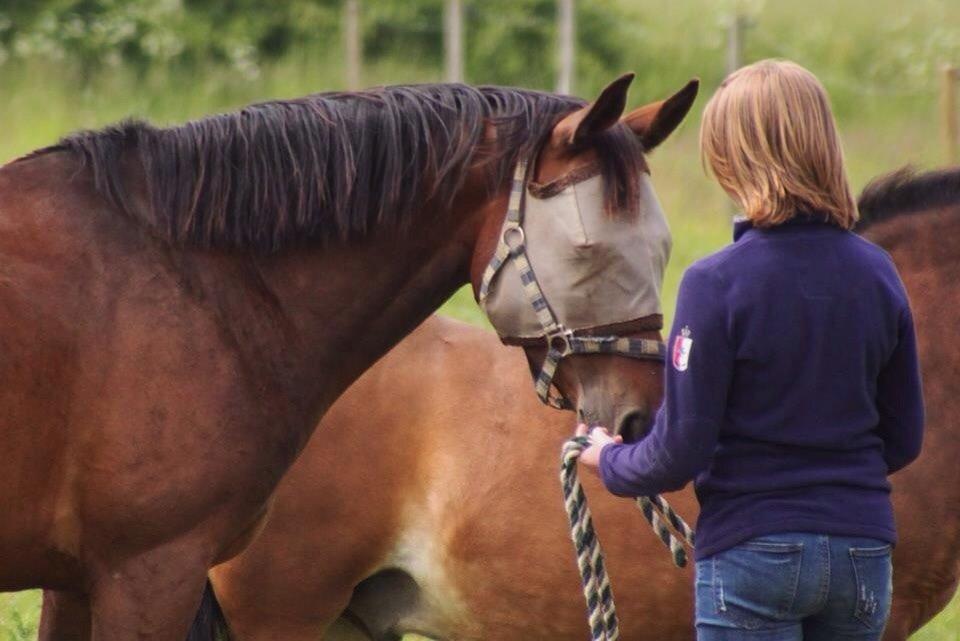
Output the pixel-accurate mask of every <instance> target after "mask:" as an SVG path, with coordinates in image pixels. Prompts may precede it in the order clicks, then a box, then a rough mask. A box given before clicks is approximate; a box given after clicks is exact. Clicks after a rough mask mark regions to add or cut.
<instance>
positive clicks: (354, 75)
mask: <svg viewBox="0 0 960 641" xmlns="http://www.w3.org/2000/svg"><path fill="white" fill-rule="evenodd" d="M343 23H344V24H343V40H344V45H345V47H346V57H347V60H346V62H347V64H346V74H347V78H346V80H347V89H349V90H351V91H356V90H357V89H359V88H360V65H361V64H362V63H361V56H362V55H363V52H362V46H361V43H360V0H346V3H345V4H344V15H343Z"/></svg>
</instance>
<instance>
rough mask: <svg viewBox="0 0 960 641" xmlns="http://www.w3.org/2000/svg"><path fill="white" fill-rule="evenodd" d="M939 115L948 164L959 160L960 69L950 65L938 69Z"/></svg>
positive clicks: (953, 163)
mask: <svg viewBox="0 0 960 641" xmlns="http://www.w3.org/2000/svg"><path fill="white" fill-rule="evenodd" d="M940 78H941V86H940V117H941V121H940V122H941V127H942V134H941V135H942V138H943V145H944V150H945V152H946V160H947V164H948V165H955V164H957V163H958V162H960V153H958V147H960V126H958V123H957V120H958V117H960V115H958V112H957V80H958V78H960V69H958V68H957V67H954V66H952V65H943V67H942V68H941V69H940Z"/></svg>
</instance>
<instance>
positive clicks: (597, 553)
mask: <svg viewBox="0 0 960 641" xmlns="http://www.w3.org/2000/svg"><path fill="white" fill-rule="evenodd" d="M589 445H590V439H589V438H587V437H585V436H575V437H574V438H572V439H570V440H569V441H567V442H566V443H564V444H563V451H562V454H561V457H560V483H561V485H562V487H563V503H564V507H565V508H566V510H567V517H568V519H569V521H570V536H571V538H572V539H573V547H574V550H575V552H576V555H577V566H578V568H579V570H580V578H581V580H582V582H583V597H584V599H585V600H586V602H587V620H588V622H589V624H590V635H591V636H590V638H591V641H615V640H616V639H617V638H618V637H619V636H620V628H619V622H618V620H617V610H616V604H615V603H614V601H613V590H612V588H611V586H610V579H609V577H608V576H607V573H606V566H605V563H604V557H603V551H602V550H601V549H600V541H599V539H597V534H596V531H595V530H594V527H593V517H592V516H591V514H590V508H589V507H587V496H586V494H585V493H584V491H583V486H582V485H581V484H580V478H579V475H578V474H577V459H578V458H579V457H580V454H582V453H583V450H585V449H586V448H587V447H588V446H589ZM637 506H638V507H639V508H640V511H641V513H643V516H644V517H645V518H646V519H647V521H649V522H650V525H651V527H653V531H654V533H655V534H656V535H657V537H659V538H660V540H661V541H663V543H664V544H665V545H666V546H667V547H668V548H670V552H671V554H672V556H673V562H674V564H676V565H677V567H681V568H682V567H684V566H685V565H686V564H687V553H686V550H685V549H684V547H683V543H684V542H686V543H687V544H689V545H690V547H693V543H694V532H693V530H692V529H691V528H690V526H689V525H687V523H686V522H685V521H684V520H683V519H682V518H681V517H680V515H679V514H677V513H676V512H675V511H674V510H673V508H671V507H670V505H669V504H668V503H667V501H666V500H665V499H664V498H663V497H661V496H659V495H654V496H641V497H638V498H637ZM658 510H659V511H658ZM661 512H662V516H661ZM665 520H666V521H668V522H669V523H670V524H671V525H672V526H673V527H674V528H675V529H676V530H677V532H678V533H680V535H681V536H682V537H683V541H681V540H680V539H678V538H677V537H676V536H674V535H673V533H672V532H671V531H670V529H669V528H668V527H667V525H666V523H665V522H664V521H665Z"/></svg>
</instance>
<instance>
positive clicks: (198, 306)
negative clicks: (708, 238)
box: [0, 76, 696, 641]
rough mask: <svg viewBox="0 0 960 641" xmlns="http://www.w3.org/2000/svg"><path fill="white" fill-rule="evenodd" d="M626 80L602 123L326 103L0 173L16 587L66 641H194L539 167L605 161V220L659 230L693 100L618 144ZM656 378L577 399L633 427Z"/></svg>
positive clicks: (3, 480) (410, 102) (558, 110)
mask: <svg viewBox="0 0 960 641" xmlns="http://www.w3.org/2000/svg"><path fill="white" fill-rule="evenodd" d="M631 77H632V76H625V77H623V78H621V79H619V80H617V81H616V82H614V83H613V84H611V85H610V86H609V87H608V88H607V89H606V90H604V92H603V93H601V95H600V96H599V97H598V98H597V100H596V101H595V102H594V103H592V104H591V105H584V103H583V102H582V101H580V100H577V99H573V98H569V97H564V96H557V95H552V94H544V93H537V92H531V91H524V90H518V89H508V88H493V87H487V88H472V87H467V86H463V85H429V86H418V87H390V88H383V89H377V90H372V91H368V92H363V93H357V94H320V95H316V96H310V97H307V98H301V99H297V100H286V101H277V102H270V103H264V104H260V105H254V106H251V107H247V108H246V109H244V110H242V111H240V112H237V113H231V114H225V115H219V116H213V117H209V118H204V119H202V120H198V121H194V122H190V123H187V124H185V125H182V126H178V127H172V128H165V129H158V128H154V127H152V126H149V125H146V124H143V123H125V124H122V125H119V126H115V127H111V128H108V129H106V130H103V131H99V132H86V133H81V134H77V135H74V136H71V137H69V138H67V139H65V140H64V141H62V142H61V143H60V144H58V145H56V146H54V147H51V148H48V149H45V150H41V151H39V152H35V153H33V154H31V155H29V156H27V157H24V158H22V159H20V160H18V161H15V162H12V163H10V164H7V165H5V166H4V167H3V168H2V169H0V230H2V233H0V266H2V267H0V329H2V331H0V351H2V353H3V358H2V359H0V417H2V418H0V451H2V452H3V453H4V465H3V466H2V467H0V513H2V514H4V519H3V520H2V521H0V590H20V589H24V588H30V587H44V588H48V589H51V590H52V591H49V592H48V593H47V596H46V597H45V606H46V607H45V612H44V619H43V623H42V628H41V634H42V637H43V638H44V639H63V638H87V637H88V636H92V638H93V639H96V640H98V641H104V640H110V641H117V640H124V639H141V640H150V641H160V640H169V641H180V640H181V639H183V638H184V636H186V635H187V632H188V629H189V627H190V621H191V619H192V618H193V616H194V614H195V612H196V611H197V606H198V603H199V602H200V600H201V594H202V593H203V591H204V585H205V581H206V573H207V569H208V568H209V567H211V566H212V565H214V564H215V563H217V562H218V561H222V560H225V559H227V558H229V557H230V556H232V555H233V554H235V553H236V552H237V551H239V550H240V549H242V548H243V547H244V546H245V545H246V543H247V542H248V541H249V539H250V538H251V537H252V536H253V534H254V533H255V532H256V530H257V528H258V527H259V525H260V524H261V523H262V521H263V518H264V515H265V513H266V509H267V503H268V499H269V496H270V494H271V493H272V491H273V489H274V488H275V486H276V484H277V482H278V481H279V480H280V477H281V476H282V474H283V473H284V472H285V471H286V469H287V468H288V467H289V465H290V464H291V463H292V462H293V460H294V458H295V457H296V455H297V454H298V452H299V451H300V450H301V449H302V447H303V446H304V445H305V443H306V442H307V439H308V438H309V436H310V434H311V433H312V432H313V429H314V428H315V426H316V425H317V423H318V421H319V419H320V417H321V416H322V415H323V414H324V412H325V411H326V410H327V409H328V408H329V406H330V405H331V404H332V403H333V401H334V400H335V399H336V398H337V397H338V396H339V395H340V393H341V392H342V391H343V390H344V389H346V388H347V386H348V385H349V384H350V383H351V382H353V380H355V379H356V378H357V377H358V376H359V375H360V374H361V373H362V372H363V371H364V370H365V369H367V367H369V366H370V365H371V364H372V363H373V362H374V361H375V360H376V359H377V358H379V357H380V356H381V355H383V354H384V353H385V352H386V351H387V350H388V349H389V348H390V347H391V346H392V345H394V344H395V343H396V342H397V341H398V340H400V339H401V338H402V337H403V336H404V335H405V334H407V333H408V332H409V331H410V330H412V329H413V328H414V327H415V326H416V325H418V324H419V323H420V322H421V321H422V320H423V319H424V318H425V317H426V316H427V315H428V314H429V313H430V312H431V311H432V310H434V309H435V308H436V307H437V306H438V305H440V303H441V302H443V301H444V300H445V299H446V298H447V297H448V296H450V294H452V293H453V292H454V291H455V290H456V289H457V288H458V287H459V286H461V285H462V284H464V283H466V282H470V281H472V282H473V283H474V285H475V286H476V284H477V283H478V281H479V278H480V273H481V271H482V269H483V267H484V266H485V265H486V263H487V261H488V260H489V258H490V255H491V254H492V252H493V250H494V246H495V244H496V242H497V233H498V230H499V229H500V225H501V223H502V220H503V217H504V215H505V210H506V204H507V197H508V193H509V186H510V185H509V184H510V180H509V177H510V174H511V172H512V170H513V167H514V166H515V165H516V164H517V162H518V161H519V160H521V159H526V160H529V161H531V163H535V165H536V173H535V176H534V178H535V179H536V180H537V181H540V182H549V181H552V180H557V179H561V178H562V177H564V176H566V175H567V174H569V173H570V172H572V171H575V170H577V169H581V168H582V167H583V165H584V164H588V163H596V164H598V165H599V166H600V169H601V172H602V176H603V181H604V185H605V187H606V193H605V196H604V198H605V201H606V205H607V208H608V210H609V211H611V212H613V211H617V212H624V213H623V215H629V212H631V211H635V210H636V209H637V208H638V206H637V202H639V198H638V187H637V185H638V182H639V181H640V179H641V173H642V172H643V171H644V170H645V163H644V158H643V150H644V148H647V149H649V148H652V147H653V146H655V145H656V143H658V142H659V141H660V140H662V139H663V138H665V137H666V135H668V134H669V132H670V131H672V130H673V128H674V127H676V125H677V124H678V123H679V122H680V120H681V119H682V118H683V116H684V115H685V114H686V111H687V110H688V109H689V107H690V104H691V103H692V100H693V97H694V96H695V94H696V87H695V86H692V90H691V89H690V88H688V89H687V90H686V91H685V92H681V94H678V97H677V98H676V99H674V100H668V101H666V102H663V103H657V104H655V105H651V106H649V107H647V108H641V109H639V110H637V111H635V112H632V113H630V114H627V116H626V117H625V118H624V120H623V121H622V122H621V121H620V118H621V114H622V111H623V107H624V104H625V101H626V91H627V86H628V85H629V82H630V79H631ZM647 335H648V336H650V337H656V336H657V335H658V332H656V331H652V330H651V331H648V332H647ZM465 366H466V367H469V366H470V364H469V363H467V364H465ZM658 371H659V367H658V366H657V365H654V364H652V363H650V362H642V361H633V360H630V359H625V358H615V357H612V356H589V357H573V358H571V359H569V360H568V361H567V362H565V363H564V364H563V365H562V367H561V371H560V372H559V373H558V377H557V383H558V387H560V389H561V392H563V393H564V394H565V395H566V397H567V398H568V399H571V400H572V401H575V402H576V401H577V400H578V399H579V401H580V402H581V408H580V409H581V410H584V411H589V412H591V413H593V414H596V415H598V416H600V417H601V420H609V421H613V420H615V419H617V418H618V417H619V416H627V415H629V413H628V414H624V413H623V412H622V409H623V408H624V406H627V407H628V408H630V409H631V411H632V415H633V416H634V417H635V416H637V415H642V414H643V413H644V412H647V411H648V410H649V409H650V408H649V407H648V405H649V402H650V400H649V399H650V398H651V397H652V396H655V395H656V391H653V392H651V391H649V390H650V386H651V385H654V386H656V385H658V383H656V380H657V379H658V376H657V372H658ZM517 393H525V394H528V393H529V390H528V389H526V388H525V389H523V390H517ZM584 399H589V400H584ZM584 403H589V405H590V406H589V407H584V406H583V404H584ZM634 422H636V421H635V420H634ZM330 518H336V515H330ZM200 623H203V622H202V621H201V622H200ZM200 632H202V631H198V633H200Z"/></svg>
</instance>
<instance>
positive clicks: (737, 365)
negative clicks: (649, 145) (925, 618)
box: [579, 60, 923, 641]
mask: <svg viewBox="0 0 960 641" xmlns="http://www.w3.org/2000/svg"><path fill="white" fill-rule="evenodd" d="M700 146H701V153H702V156H703V161H704V164H705V166H706V167H707V168H708V169H709V171H710V172H711V173H712V174H713V176H714V177H715V178H716V180H717V182H719V183H720V186H722V187H723V188H724V190H725V191H726V192H727V193H728V194H729V195H730V196H731V197H732V198H733V199H734V200H735V201H736V202H737V203H738V204H739V205H740V206H741V207H742V208H743V211H744V214H745V219H744V220H742V221H739V222H737V223H735V227H734V242H733V243H732V244H731V245H729V246H727V247H725V248H724V249H722V250H720V251H719V252H717V253H715V254H713V255H711V256H708V257H706V258H704V259H702V260H699V261H697V262H696V263H694V264H693V265H691V266H690V267H689V268H688V269H687V271H686V273H685V274H684V277H683V282H682V283H681V285H680V293H679V297H678V302H677V310H676V316H675V321H674V324H673V330H672V332H671V336H670V342H669V343H668V344H669V345H670V348H671V349H670V350H669V351H670V355H669V357H668V363H667V372H666V392H665V398H664V403H663V406H662V407H661V409H660V411H659V413H658V414H657V418H656V422H655V424H654V426H653V428H652V431H651V433H650V434H649V436H647V437H646V438H645V439H643V440H642V441H640V442H639V443H636V444H632V445H624V444H622V443H620V442H619V440H618V439H614V438H612V437H610V436H609V434H607V433H606V431H605V430H602V429H595V430H593V432H592V433H591V435H590V436H591V447H589V448H588V449H587V450H586V451H584V453H583V456H581V458H580V460H581V462H582V463H583V464H585V465H587V466H590V467H594V468H599V473H600V476H601V478H602V479H603V482H604V484H605V485H606V487H607V488H608V489H609V490H610V491H611V492H613V493H614V494H618V495H624V496H640V495H649V494H655V493H660V492H667V491H671V490H677V489H679V488H681V487H683V486H684V485H685V484H686V483H687V482H688V481H690V480H691V479H695V487H696V491H697V497H698V499H699V501H700V505H701V512H700V518H699V521H698V526H697V529H698V533H697V549H696V559H697V567H696V569H697V572H696V575H697V579H696V626H697V638H698V639H699V640H700V641H723V640H733V639H737V640H740V639H743V640H751V639H764V640H776V641H799V640H801V639H802V640H806V641H821V640H822V641H827V640H830V641H839V640H847V639H850V640H853V639H857V640H862V641H866V640H878V639H880V637H881V635H882V633H883V628H884V625H885V624H886V619H887V616H888V614H889V607H890V597H891V564H890V548H891V545H893V544H894V543H895V542H896V532H895V529H894V523H893V510H892V506H891V503H890V485H889V483H888V482H887V475H888V474H891V473H893V472H896V471H897V470H899V469H900V468H902V467H903V466H905V465H907V464H908V463H909V462H911V461H912V460H913V459H915V458H916V457H917V455H918V454H919V452H920V443H921V436H922V430H923V402H922V396H921V389H920V376H919V370H918V365H917V354H916V344H915V338H914V329H913V321H912V318H911V314H910V307H909V304H908V300H907V294H906V292H905V291H904V287H903V284H902V283H901V282H900V279H899V277H898V275H897V271H896V269H895V267H894V265H893V263H892V262H891V261H890V258H889V257H888V256H887V254H886V253H885V252H884V251H883V250H881V249H879V248H878V247H876V246H875V245H873V244H871V243H869V242H867V241H865V240H863V239H862V238H860V237H859V236H857V235H855V234H854V233H852V232H851V231H850V229H851V228H852V227H853V226H854V224H855V223H856V221H857V217H858V213H857V209H856V204H855V203H854V200H853V197H852V195H851V192H850V187H849V185H848V183H847V180H846V177H845V172H844V167H843V153H842V151H841V148H840V143H839V140H838V137H837V132H836V127H835V125H834V121H833V115H832V113H831V111H830V106H829V102H828V99H827V95H826V92H825V91H824V89H823V87H822V85H821V84H820V83H819V81H818V80H817V79H816V78H815V77H814V76H813V75H812V74H811V73H810V72H808V71H807V70H805V69H803V68H802V67H800V66H798V65H796V64H794V63H791V62H784V61H774V60H765V61H763V62H759V63H757V64H754V65H751V66H749V67H745V68H743V69H740V70H739V71H737V72H735V73H733V74H732V75H731V76H730V77H728V78H727V79H726V80H725V81H724V82H723V84H722V85H721V86H720V88H719V89H718V90H717V92H716V94H715V95H714V96H713V98H712V99H711V100H710V102H709V104H708V105H707V107H706V111H705V112H704V117H703V124H702V128H701V132H700ZM579 433H580V434H585V433H586V427H585V426H580V428H579Z"/></svg>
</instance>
